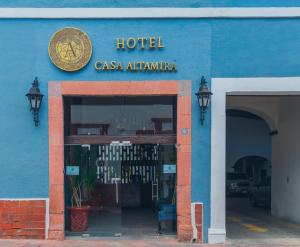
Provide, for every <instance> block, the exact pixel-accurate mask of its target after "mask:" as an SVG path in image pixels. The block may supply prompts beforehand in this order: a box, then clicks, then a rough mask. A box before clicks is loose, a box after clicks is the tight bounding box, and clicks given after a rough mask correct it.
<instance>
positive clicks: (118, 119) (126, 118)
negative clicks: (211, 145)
mask: <svg viewBox="0 0 300 247" xmlns="http://www.w3.org/2000/svg"><path fill="white" fill-rule="evenodd" d="M65 112H66V113H67V114H65V123H66V126H67V128H66V129H65V132H66V133H65V135H114V136H116V135H131V136H132V135H164V134H175V133H176V97H175V96H174V97H173V96H164V97H161V96H159V97H158V96H157V97H72V98H70V97H66V98H65Z"/></svg>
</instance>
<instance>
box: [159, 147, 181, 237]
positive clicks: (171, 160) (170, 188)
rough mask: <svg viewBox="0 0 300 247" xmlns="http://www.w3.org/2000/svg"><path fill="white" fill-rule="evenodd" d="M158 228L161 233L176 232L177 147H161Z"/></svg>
mask: <svg viewBox="0 0 300 247" xmlns="http://www.w3.org/2000/svg"><path fill="white" fill-rule="evenodd" d="M159 159H160V161H159V171H158V180H159V181H158V186H159V193H158V223H159V224H158V226H159V232H161V233H164V232H168V233H170V232H176V227H177V213H176V186H177V175H176V174H177V164H176V163H177V151H176V147H175V145H160V146H159Z"/></svg>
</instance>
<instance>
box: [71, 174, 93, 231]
mask: <svg viewBox="0 0 300 247" xmlns="http://www.w3.org/2000/svg"><path fill="white" fill-rule="evenodd" d="M69 180H70V188H71V194H72V196H71V207H69V208H68V209H69V210H70V218H71V220H70V228H71V231H74V232H83V231H86V230H87V227H88V216H89V206H84V205H82V197H81V195H82V193H81V183H80V182H78V181H76V178H75V177H74V176H69Z"/></svg>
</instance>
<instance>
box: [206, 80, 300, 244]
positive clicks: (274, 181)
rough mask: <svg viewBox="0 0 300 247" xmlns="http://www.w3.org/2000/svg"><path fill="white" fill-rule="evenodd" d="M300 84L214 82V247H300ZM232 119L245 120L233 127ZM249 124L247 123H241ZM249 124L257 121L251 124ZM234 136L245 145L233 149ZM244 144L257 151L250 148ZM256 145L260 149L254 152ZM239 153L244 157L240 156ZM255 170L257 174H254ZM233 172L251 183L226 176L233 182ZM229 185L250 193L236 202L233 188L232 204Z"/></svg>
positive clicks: (235, 146) (212, 221) (252, 81)
mask: <svg viewBox="0 0 300 247" xmlns="http://www.w3.org/2000/svg"><path fill="white" fill-rule="evenodd" d="M298 82H299V78H243V79H242V78H226V79H214V80H213V84H212V85H213V86H212V88H213V90H212V91H213V92H214V97H215V101H214V103H213V105H212V146H213V147H214V148H213V149H212V184H214V187H213V188H212V192H211V193H212V219H211V229H210V236H209V237H210V243H213V242H214V243H215V242H225V237H227V241H228V242H231V243H235V244H239V245H243V244H254V245H255V244H266V243H268V244H274V245H278V244H279V245H280V244H290V245H293V244H296V245H298V244H299V243H300V239H299V222H300V221H299V216H298V215H299V211H298V209H299V202H300V201H299V200H298V194H297V193H295V192H296V191H297V189H296V188H297V186H298V185H297V182H296V181H298V180H297V179H296V180H295V176H298V175H299V173H298V172H299V169H298V165H297V164H298V162H297V160H298V159H299V157H298V153H299V152H298V149H297V147H298V140H299V136H298V131H296V129H298V124H299V110H298V109H299V104H300V100H299V99H300V98H299V91H300V88H299V84H298ZM226 110H227V116H226V114H225V113H226ZM233 111H234V112H233ZM229 118H239V123H238V124H234V122H233V121H232V120H233V119H231V120H230V119H229ZM241 119H243V120H242V121H240V120H241ZM235 120H236V119H235ZM226 121H227V122H226ZM243 121H244V123H245V124H248V126H246V125H245V124H242V122H243ZM250 122H253V124H250V125H249V123H250ZM254 122H255V123H254ZM259 126H260V127H259ZM258 127H259V128H258ZM226 128H227V130H226ZM230 128H231V130H232V131H231V135H230V133H229V132H230V131H229V129H230ZM254 129H255V131H254V132H253V130H254ZM258 129H260V130H261V131H262V132H260V134H258V132H259V130H258ZM234 139H239V142H237V143H235V145H229V143H230V142H232V141H233V140H234ZM254 139H255V140H254ZM247 142H248V143H247ZM226 144H227V145H226ZM244 144H247V145H248V146H249V145H250V146H252V148H246V149H245V148H243V147H245V145H244ZM230 146H231V148H230ZM253 147H255V148H258V150H256V151H259V152H254V151H255V149H253ZM237 151H239V155H236V154H237ZM233 154H234V155H233ZM230 156H235V159H233V160H231V161H230V160H229V159H230ZM253 163H254V164H253ZM249 166H250V168H251V169H248V168H249ZM216 169H218V172H216ZM226 170H227V173H226ZM251 170H252V171H251ZM228 172H231V173H234V174H235V175H240V173H241V172H242V175H243V176H239V179H240V180H245V179H247V180H248V181H236V182H233V183H232V181H229V179H226V175H227V177H228V178H229V177H233V176H228ZM244 175H245V176H244ZM236 177H237V176H236ZM247 177H248V178H247ZM291 177H293V179H291ZM226 180H227V181H226ZM291 180H293V181H294V183H291ZM226 182H227V183H226ZM228 182H229V183H231V187H232V188H234V189H235V190H236V192H237V190H238V189H239V193H240V194H242V193H243V192H245V194H247V196H244V197H235V198H234V197H232V192H234V191H229V192H230V193H227V196H228V194H229V195H230V194H231V198H230V196H228V197H227V201H226V190H224V188H225V186H224V185H227V184H228V186H230V185H229V183H228ZM237 184H238V186H236V185H237ZM221 187H223V190H222V189H221ZM227 188H228V187H227ZM227 191H228V190H227ZM216 198H218V200H215V199H216ZM234 201H236V202H237V201H238V202H237V203H234ZM225 202H226V203H225ZM226 204H227V205H226ZM225 205H226V207H225ZM226 208H227V215H226ZM217 209H218V210H217ZM226 216H227V217H226ZM225 219H227V222H226V221H225ZM225 222H226V223H227V224H225Z"/></svg>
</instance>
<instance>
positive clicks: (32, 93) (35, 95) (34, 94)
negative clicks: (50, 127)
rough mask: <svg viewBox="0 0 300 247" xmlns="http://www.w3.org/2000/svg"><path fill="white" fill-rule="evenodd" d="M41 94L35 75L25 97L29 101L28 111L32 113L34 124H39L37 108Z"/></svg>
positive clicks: (39, 104)
mask: <svg viewBox="0 0 300 247" xmlns="http://www.w3.org/2000/svg"><path fill="white" fill-rule="evenodd" d="M43 96H44V95H43V94H41V92H40V89H39V82H38V78H37V77H35V78H34V81H33V83H32V87H31V88H30V90H29V92H28V93H27V94H26V97H27V98H28V101H29V106H30V111H31V112H32V115H33V121H34V125H35V126H38V125H39V110H40V107H41V103H42V99H43Z"/></svg>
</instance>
